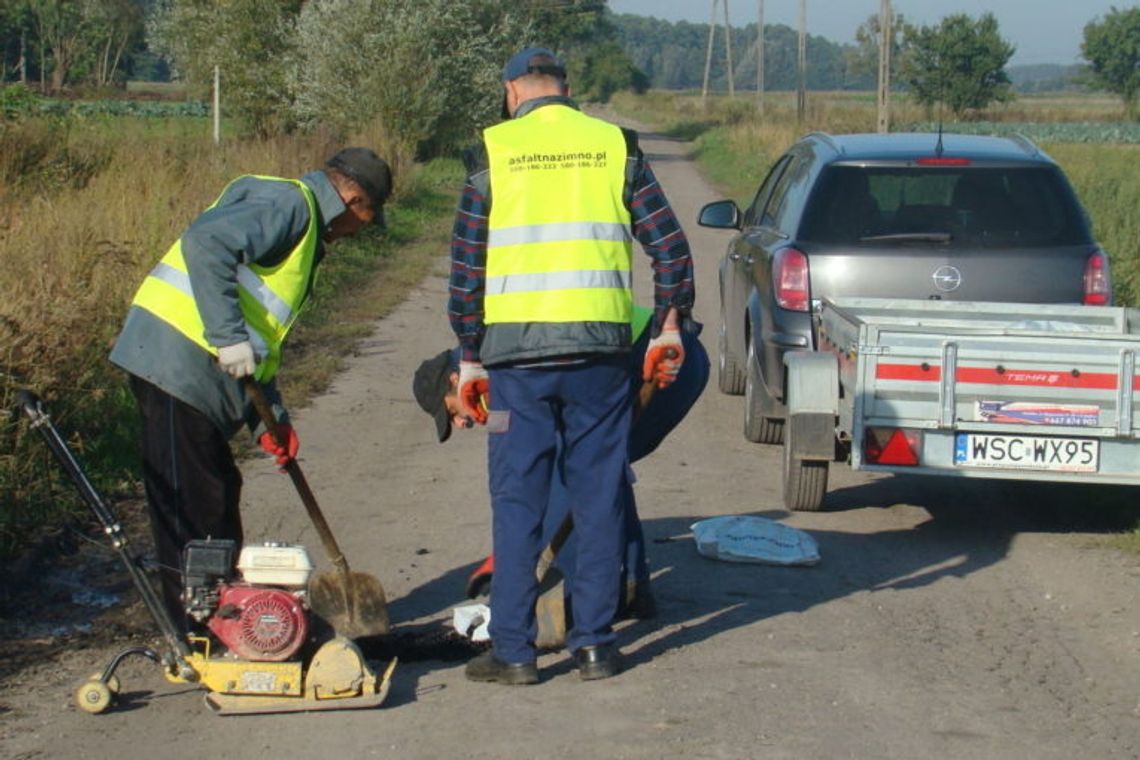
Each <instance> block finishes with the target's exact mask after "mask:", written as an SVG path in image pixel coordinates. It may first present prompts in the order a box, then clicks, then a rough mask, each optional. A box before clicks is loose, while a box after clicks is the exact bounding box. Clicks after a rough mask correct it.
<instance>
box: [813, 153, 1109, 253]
mask: <svg viewBox="0 0 1140 760" xmlns="http://www.w3.org/2000/svg"><path fill="white" fill-rule="evenodd" d="M890 235H898V236H916V237H921V236H923V235H927V236H929V237H930V238H931V239H932V240H934V239H937V240H939V241H940V242H942V241H945V242H948V244H949V245H951V246H972V247H978V246H981V247H1003V246H1006V247H1022V246H1028V247H1042V246H1060V245H1079V244H1081V243H1086V242H1088V238H1089V234H1088V230H1087V228H1086V225H1085V223H1084V219H1083V215H1082V214H1081V212H1080V209H1079V208H1078V207H1077V204H1076V200H1075V198H1074V197H1073V194H1072V192H1071V190H1070V189H1069V187H1068V184H1067V183H1066V182H1065V181H1064V179H1063V178H1062V177H1061V175H1060V173H1059V171H1058V170H1056V169H1055V168H1053V167H1049V166H1013V167H1000V168H999V167H995V168H984V167H979V166H952V167H916V166H872V167H864V166H842V165H837V166H831V167H828V168H827V169H826V170H825V171H824V173H823V174H822V176H821V177H820V179H819V182H818V183H817V186H816V189H815V190H814V192H813V193H812V195H811V198H810V199H809V201H808V208H807V209H806V213H805V215H804V222H803V224H802V225H801V228H800V238H801V239H803V240H810V241H818V242H825V243H857V242H875V239H876V238H879V239H882V237H883V236H890Z"/></svg>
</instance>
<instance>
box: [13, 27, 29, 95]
mask: <svg viewBox="0 0 1140 760" xmlns="http://www.w3.org/2000/svg"><path fill="white" fill-rule="evenodd" d="M27 34H28V33H27V32H25V31H24V30H22V29H21V30H20V61H19V63H17V64H16V66H18V67H19V69H20V84H22V85H27V84H28V37H27Z"/></svg>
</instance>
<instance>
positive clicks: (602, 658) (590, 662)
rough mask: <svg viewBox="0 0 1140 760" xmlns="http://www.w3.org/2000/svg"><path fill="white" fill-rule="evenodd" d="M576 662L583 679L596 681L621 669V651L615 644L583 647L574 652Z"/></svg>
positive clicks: (614, 674)
mask: <svg viewBox="0 0 1140 760" xmlns="http://www.w3.org/2000/svg"><path fill="white" fill-rule="evenodd" d="M574 662H575V663H577V665H578V675H579V677H581V679H582V680H583V681H596V680H598V679H599V678H609V677H610V676H616V675H617V674H618V673H619V672H620V671H621V652H619V651H618V649H617V647H616V646H614V645H613V644H600V645H598V646H588V647H582V648H581V649H579V650H578V651H576V652H575V653H574Z"/></svg>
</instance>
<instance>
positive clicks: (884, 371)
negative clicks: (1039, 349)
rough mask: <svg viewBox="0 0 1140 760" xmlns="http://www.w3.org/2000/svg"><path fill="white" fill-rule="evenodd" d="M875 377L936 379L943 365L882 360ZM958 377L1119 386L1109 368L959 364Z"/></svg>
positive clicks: (1135, 384) (1136, 384)
mask: <svg viewBox="0 0 1140 760" xmlns="http://www.w3.org/2000/svg"><path fill="white" fill-rule="evenodd" d="M875 377H876V378H877V379H879V380H913V381H926V382H936V381H938V380H941V379H942V368H941V367H939V366H937V365H930V364H890V363H885V362H880V363H879V364H878V366H877V367H876V368H875ZM955 380H956V381H957V382H959V383H976V384H979V385H1021V386H1040V387H1047V388H1092V389H1096V390H1116V375H1114V374H1112V373H1109V372H1056V371H1053V370H1034V369H1004V368H1003V369H1001V370H999V369H997V368H996V367H993V368H991V367H959V368H958V372H957V373H956V375H955ZM1132 389H1133V390H1140V376H1134V377H1133V378H1132Z"/></svg>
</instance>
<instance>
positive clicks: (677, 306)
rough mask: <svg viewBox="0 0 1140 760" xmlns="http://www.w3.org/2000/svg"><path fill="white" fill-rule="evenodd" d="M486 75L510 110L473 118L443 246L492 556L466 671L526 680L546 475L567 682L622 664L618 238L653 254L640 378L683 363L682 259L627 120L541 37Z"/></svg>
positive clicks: (660, 376) (624, 456)
mask: <svg viewBox="0 0 1140 760" xmlns="http://www.w3.org/2000/svg"><path fill="white" fill-rule="evenodd" d="M503 86H504V90H505V92H504V101H503V106H504V112H505V114H506V115H509V116H510V117H512V118H511V119H510V120H508V121H505V122H503V123H501V124H498V125H495V126H493V127H490V128H488V129H486V130H485V131H484V133H483V141H482V144H481V145H479V146H478V147H477V148H476V149H474V150H472V151H470V152H469V153H468V155H467V157H466V163H467V172H468V175H467V181H466V184H465V185H464V188H463V193H462V195H461V197H460V202H459V209H458V211H457V214H456V223H455V230H454V237H453V240H452V246H451V277H450V288H449V289H450V297H449V302H448V311H449V317H450V320H451V324H452V329H453V330H454V331H455V333H456V336H457V338H458V340H459V346H460V352H461V356H460V362H459V377H458V395H459V399H460V402H461V404H462V406H463V411H464V413H465V415H467V416H470V417H471V418H472V419H473V420H474V421H475V422H478V423H479V424H485V425H487V429H488V433H489V436H488V471H489V484H490V493H491V508H492V537H493V544H494V553H495V573H494V576H493V579H492V585H491V631H490V632H491V639H492V642H493V646H492V649H491V651H489V652H486V653H484V654H483V655H480V656H479V657H477V658H475V659H473V660H472V661H470V662H469V663H468V664H467V668H466V675H467V677H468V678H469V679H471V680H474V681H496V682H499V683H506V684H531V683H537V682H538V669H537V666H536V653H535V645H534V642H535V638H536V635H537V623H536V618H535V601H536V598H537V593H538V583H537V580H536V578H535V565H536V562H537V560H538V556H539V553H540V551H541V548H542V547H541V544H540V535H541V527H542V522H543V516H544V512H545V510H546V508H547V502H548V497H549V494H550V490H551V485H552V482H553V479H554V478H555V477H557V478H560V479H561V481H562V483H563V485H564V487H565V489H566V492H567V500H568V502H569V504H570V505H571V510H572V514H573V520H574V525H575V530H576V532H577V535H578V552H577V557H576V565H577V567H576V572H575V575H574V580H573V585H572V589H571V593H572V595H573V598H574V605H573V627H572V628H571V630H570V632H569V635H568V637H567V648H568V649H569V650H570V651H571V652H572V653H573V656H574V660H575V663H576V665H577V667H578V670H579V675H580V676H581V678H582V679H583V680H593V679H598V678H607V677H610V676H612V675H614V674H616V673H617V672H618V671H619V670H620V668H621V661H620V654H619V652H618V648H617V646H616V636H615V634H614V630H613V620H614V616H615V614H616V613H617V609H618V600H619V585H620V574H621V565H622V554H623V544H624V541H623V535H622V534H623V523H624V519H625V517H624V515H623V508H622V504H623V501H622V498H621V488H622V483H623V479H624V477H625V472H626V468H627V467H628V438H629V429H630V424H629V423H630V403H629V392H628V389H629V376H628V373H627V371H626V368H625V362H626V358H627V354H628V353H629V350H630V343H631V329H630V318H631V311H632V306H633V298H632V277H631V270H632V259H631V256H632V241H633V239H634V238H636V239H637V240H638V241H639V242H640V243H641V244H642V245H643V247H644V248H645V250H646V252H647V253H648V254H649V255H650V257H651V258H652V259H653V270H654V284H655V290H654V315H653V319H652V323H651V325H650V336H651V337H650V341H649V346H648V349H647V351H646V358H645V364H644V367H643V376H644V377H645V378H646V379H652V380H653V381H654V382H656V383H657V384H658V385H659V386H661V387H666V386H668V385H669V384H670V383H671V382H672V380H673V379H674V378H675V377H676V375H677V373H678V372H679V370H680V367H681V366H682V362H683V361H684V349H683V345H682V341H681V337H680V331H681V329H682V328H683V327H684V326H685V325H686V324H687V323H688V315H689V311H690V309H691V307H692V304H693V276H692V259H691V257H690V254H689V246H688V241H687V240H686V238H685V235H684V232H683V231H682V230H681V227H680V224H679V223H678V222H677V219H676V217H675V216H674V215H673V212H672V210H671V208H670V207H669V204H668V201H667V200H666V199H665V196H664V193H663V192H662V190H661V188H660V186H659V185H658V183H657V181H656V178H655V177H654V175H653V172H652V169H651V168H650V166H649V163H648V162H647V161H646V160H645V157H644V156H643V155H642V153H641V150H640V149H639V148H638V145H637V135H636V133H635V132H633V131H631V130H625V129H621V128H619V127H617V126H615V125H612V124H609V123H607V122H605V121H602V120H600V119H595V118H592V117H589V116H587V115H585V114H583V113H582V112H581V111H579V109H578V107H577V105H576V104H575V103H574V101H573V100H571V99H570V97H569V88H568V87H567V82H566V69H565V66H564V65H563V63H562V61H560V60H559V59H558V58H557V56H555V54H554V53H553V52H552V51H550V50H548V49H546V48H534V47H528V48H524V49H523V50H521V51H519V52H518V53H516V54H515V55H514V56H512V57H511V58H510V60H508V61H507V63H506V65H505V66H504V68H503ZM667 314H668V315H669V318H668V320H667V319H666V315H667Z"/></svg>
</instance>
